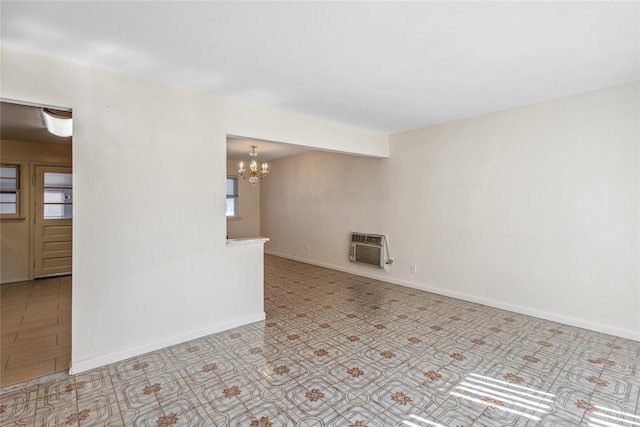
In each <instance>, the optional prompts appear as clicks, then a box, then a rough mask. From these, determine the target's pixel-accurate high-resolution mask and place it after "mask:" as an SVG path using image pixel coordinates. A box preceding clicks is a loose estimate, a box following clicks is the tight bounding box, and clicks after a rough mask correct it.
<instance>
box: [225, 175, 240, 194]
mask: <svg viewBox="0 0 640 427" xmlns="http://www.w3.org/2000/svg"><path fill="white" fill-rule="evenodd" d="M237 195H238V178H227V196H237Z"/></svg>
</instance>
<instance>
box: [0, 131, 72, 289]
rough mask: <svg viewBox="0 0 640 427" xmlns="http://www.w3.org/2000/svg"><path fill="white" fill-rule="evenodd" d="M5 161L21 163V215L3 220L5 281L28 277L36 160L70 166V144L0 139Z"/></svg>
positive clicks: (1, 252)
mask: <svg viewBox="0 0 640 427" xmlns="http://www.w3.org/2000/svg"><path fill="white" fill-rule="evenodd" d="M0 159H1V160H2V163H10V164H19V165H20V202H21V203H20V204H21V206H20V218H19V219H17V220H3V221H2V224H0V225H1V227H2V230H1V232H0V234H1V235H2V244H1V246H0V264H1V265H2V274H1V277H0V280H1V281H2V283H11V282H19V281H23V280H29V278H30V269H29V260H30V239H29V223H30V222H29V218H30V215H31V210H32V209H31V206H32V205H31V203H30V200H31V191H32V188H31V185H30V184H31V179H30V177H31V176H33V175H34V173H35V169H34V167H35V165H36V164H46V165H62V166H71V145H62V144H60V145H57V144H40V143H35V142H18V141H6V140H3V141H0Z"/></svg>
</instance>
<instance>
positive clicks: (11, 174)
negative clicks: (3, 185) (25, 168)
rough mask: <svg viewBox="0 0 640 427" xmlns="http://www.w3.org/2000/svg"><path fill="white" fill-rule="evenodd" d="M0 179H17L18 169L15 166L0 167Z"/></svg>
mask: <svg viewBox="0 0 640 427" xmlns="http://www.w3.org/2000/svg"><path fill="white" fill-rule="evenodd" d="M0 178H13V179H17V178H18V168H17V167H16V166H2V167H1V168H0Z"/></svg>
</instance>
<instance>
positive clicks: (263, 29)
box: [1, 1, 640, 132]
mask: <svg viewBox="0 0 640 427" xmlns="http://www.w3.org/2000/svg"><path fill="white" fill-rule="evenodd" d="M1 7H2V14H1V39H2V42H1V43H2V45H3V46H7V47H11V48H15V49H21V50H26V51H31V52H35V53H40V54H44V55H50V56H55V57H59V58H62V59H66V60H71V61H74V62H79V63H85V64H91V65H93V66H96V67H100V68H106V69H111V70H115V71H118V72H122V73H125V74H129V75H135V76H141V77H144V78H149V79H153V80H157V81H161V82H165V83H168V84H171V85H174V86H179V87H185V88H189V89H192V90H197V91H205V92H210V93H213V94H216V95H219V96H223V97H227V98H232V99H235V100H238V101H242V102H247V103H252V104H258V105H264V106H268V107H272V108H277V109H282V110H286V111H292V112H296V113H299V114H304V115H308V116H313V117H317V118H321V119H326V120H331V121H335V122H340V123H345V124H349V125H353V126H358V127H363V128H368V129H373V130H379V131H383V132H395V131H401V130H406V129H411V128H416V127H422V126H426V125H430V124H434V123H440V122H446V121H451V120H455V119H459V118H464V117H470V116H476V115H480V114H485V113H489V112H493V111H498V110H503V109H507V108H511V107H515V106H519V105H526V104H531V103H535V102H540V101H544V100H548V99H552V98H557V97H561V96H566V95H572V94H576V93H582V92H586V91H589V90H594V89H599V88H603V87H607V86H612V85H617V84H622V83H626V82H630V81H634V80H638V79H639V78H640V71H639V63H640V55H639V52H640V48H639V39H640V36H639V32H640V30H639V19H640V18H639V16H640V11H639V2H638V1H629V2H613V1H601V2H599V1H590V2H578V1H572V2H559V1H556V2H480V1H477V2H365V1H357V2H211V1H199V2H177V1H176V2H171V1H169V2H155V1H136V2H106V1H105V2H94V1H86V2H82V1H80V2H74V1H72V2H58V1H56V2H31V1H15V2H14V1H2V5H1ZM44 73H45V71H44V70H43V74H44Z"/></svg>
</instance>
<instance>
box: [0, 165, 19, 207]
mask: <svg viewBox="0 0 640 427" xmlns="http://www.w3.org/2000/svg"><path fill="white" fill-rule="evenodd" d="M19 213H20V166H18V165H2V166H1V167H0V215H2V218H17V217H18V216H19Z"/></svg>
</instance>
